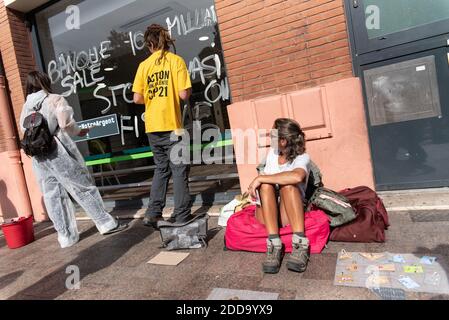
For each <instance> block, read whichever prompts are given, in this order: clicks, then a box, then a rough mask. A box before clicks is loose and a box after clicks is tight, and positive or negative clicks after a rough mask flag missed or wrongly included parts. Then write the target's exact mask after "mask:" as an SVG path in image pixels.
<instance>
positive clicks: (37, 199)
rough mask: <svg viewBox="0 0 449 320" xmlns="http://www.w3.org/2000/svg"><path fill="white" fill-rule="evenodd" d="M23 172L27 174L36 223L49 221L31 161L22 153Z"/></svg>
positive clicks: (26, 178)
mask: <svg viewBox="0 0 449 320" xmlns="http://www.w3.org/2000/svg"><path fill="white" fill-rule="evenodd" d="M22 162H23V171H24V172H25V180H26V182H27V187H28V193H29V195H30V200H31V206H32V208H33V212H34V220H35V221H39V222H41V221H46V220H48V215H47V211H46V209H45V205H44V199H43V197H42V193H41V191H40V188H39V185H38V184H37V180H36V177H35V175H34V173H33V167H32V163H31V159H30V158H28V157H27V155H26V154H25V153H24V152H23V151H22Z"/></svg>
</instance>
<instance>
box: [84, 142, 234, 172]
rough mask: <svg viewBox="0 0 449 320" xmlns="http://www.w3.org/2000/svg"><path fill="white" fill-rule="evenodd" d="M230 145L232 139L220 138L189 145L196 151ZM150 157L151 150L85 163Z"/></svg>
mask: <svg viewBox="0 0 449 320" xmlns="http://www.w3.org/2000/svg"><path fill="white" fill-rule="evenodd" d="M232 145H233V142H232V140H221V141H218V142H213V143H209V144H203V145H194V146H190V150H192V147H193V150H194V151H197V150H204V149H213V148H222V147H226V146H232ZM152 157H153V152H143V153H135V154H130V155H124V156H118V157H109V158H106V159H99V160H90V161H86V165H87V166H88V167H92V166H98V165H102V164H110V163H116V162H123V161H130V160H138V159H145V158H152Z"/></svg>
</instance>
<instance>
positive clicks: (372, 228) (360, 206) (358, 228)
mask: <svg viewBox="0 0 449 320" xmlns="http://www.w3.org/2000/svg"><path fill="white" fill-rule="evenodd" d="M339 193H340V194H342V195H343V196H345V197H346V198H347V199H348V200H349V202H350V203H351V206H352V207H353V208H354V211H355V213H356V218H355V220H353V221H351V222H349V223H347V224H344V225H342V226H340V227H337V228H335V229H333V230H332V231H331V235H330V240H331V241H341V242H385V230H386V229H387V228H388V227H389V226H390V223H389V221H388V214H387V210H386V209H385V206H384V204H383V202H382V200H381V199H380V198H379V196H378V195H377V193H376V192H375V191H373V190H371V189H370V188H368V187H364V186H362V187H356V188H352V189H346V190H343V191H341V192H339Z"/></svg>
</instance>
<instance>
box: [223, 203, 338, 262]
mask: <svg viewBox="0 0 449 320" xmlns="http://www.w3.org/2000/svg"><path fill="white" fill-rule="evenodd" d="M255 212H256V207H255V206H249V207H246V208H245V209H243V210H242V211H240V212H236V213H234V214H233V215H232V216H231V217H230V218H229V220H228V223H227V227H226V233H225V239H224V240H225V249H228V250H232V251H249V252H266V251H267V238H268V234H267V231H266V229H265V226H264V225H263V224H261V223H260V222H259V221H258V220H257V219H256V216H255ZM304 223H305V229H306V230H305V233H306V236H307V238H308V239H309V241H310V253H311V254H318V253H321V251H323V249H324V247H325V246H326V243H327V241H328V239H329V233H330V226H329V217H328V216H327V215H326V214H325V213H324V212H323V211H321V210H314V211H311V212H306V213H305V217H304ZM279 235H280V237H281V240H282V242H283V243H284V244H285V252H288V253H290V252H292V229H291V227H290V226H285V227H283V228H281V229H280V230H279Z"/></svg>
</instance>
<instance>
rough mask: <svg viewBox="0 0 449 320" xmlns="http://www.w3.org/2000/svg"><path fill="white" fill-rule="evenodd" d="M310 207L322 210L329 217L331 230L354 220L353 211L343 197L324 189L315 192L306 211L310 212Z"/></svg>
mask: <svg viewBox="0 0 449 320" xmlns="http://www.w3.org/2000/svg"><path fill="white" fill-rule="evenodd" d="M312 207H316V208H318V209H321V210H323V211H324V212H325V213H326V214H327V215H328V216H329V218H330V226H331V227H332V228H334V227H339V226H341V225H343V224H346V223H348V222H351V221H352V220H354V219H355V218H356V215H355V212H354V209H353V208H352V206H351V203H350V202H349V200H348V199H347V198H346V197H345V196H343V195H341V194H339V193H337V192H335V191H333V190H331V189H327V188H324V187H320V188H317V189H316V190H315V192H314V193H313V195H312V197H311V198H310V200H309V204H308V206H307V208H306V211H310V210H312Z"/></svg>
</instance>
